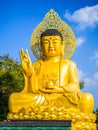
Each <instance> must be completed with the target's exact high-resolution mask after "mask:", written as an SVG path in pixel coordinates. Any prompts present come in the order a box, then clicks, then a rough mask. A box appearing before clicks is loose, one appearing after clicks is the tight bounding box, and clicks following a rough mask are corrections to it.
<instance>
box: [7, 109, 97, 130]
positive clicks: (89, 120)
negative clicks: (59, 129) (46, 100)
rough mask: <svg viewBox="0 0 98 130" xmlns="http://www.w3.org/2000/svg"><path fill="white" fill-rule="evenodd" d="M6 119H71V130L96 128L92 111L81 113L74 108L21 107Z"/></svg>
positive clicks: (93, 129)
mask: <svg viewBox="0 0 98 130" xmlns="http://www.w3.org/2000/svg"><path fill="white" fill-rule="evenodd" d="M7 118H8V119H10V120H11V119H17V120H19V119H20V120H24V119H27V120H28V119H31V120H45V121H47V120H50V121H53V120H55V121H62V120H63V121H65V122H66V121H67V120H71V121H72V128H71V130H96V124H95V121H96V115H95V114H93V113H91V114H90V113H82V112H80V111H79V110H78V109H75V108H68V109H66V108H64V107H61V108H57V107H54V108H48V107H47V108H44V107H40V108H36V109H33V108H28V109H27V110H26V109H25V108H22V109H21V110H20V111H19V112H17V113H8V116H7Z"/></svg>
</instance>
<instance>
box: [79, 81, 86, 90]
mask: <svg viewBox="0 0 98 130" xmlns="http://www.w3.org/2000/svg"><path fill="white" fill-rule="evenodd" d="M84 84H85V82H84V81H83V80H82V81H80V82H79V85H80V89H83V88H84V87H85V86H84Z"/></svg>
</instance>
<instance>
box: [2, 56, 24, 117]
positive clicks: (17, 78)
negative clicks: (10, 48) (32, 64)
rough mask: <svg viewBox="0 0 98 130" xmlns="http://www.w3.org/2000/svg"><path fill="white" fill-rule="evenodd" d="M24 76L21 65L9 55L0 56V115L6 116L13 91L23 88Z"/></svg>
mask: <svg viewBox="0 0 98 130" xmlns="http://www.w3.org/2000/svg"><path fill="white" fill-rule="evenodd" d="M23 86H24V77H23V73H22V67H21V65H20V64H19V63H18V62H17V61H15V60H14V59H13V58H10V56H9V55H4V56H0V95H1V97H0V114H1V115H0V116H1V117H2V118H5V117H6V114H7V112H8V98H9V96H10V94H11V93H13V92H19V91H21V90H22V89H23Z"/></svg>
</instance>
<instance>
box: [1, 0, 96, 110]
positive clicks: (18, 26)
mask: <svg viewBox="0 0 98 130" xmlns="http://www.w3.org/2000/svg"><path fill="white" fill-rule="evenodd" d="M51 8H52V9H54V10H55V11H56V12H57V13H58V14H59V16H60V17H61V19H62V20H64V21H65V22H66V23H67V24H68V25H69V26H70V27H71V28H72V29H73V31H74V33H75V36H76V39H77V47H76V50H75V52H74V54H73V56H72V58H71V59H72V60H73V61H75V62H76V64H77V67H78V71H79V77H80V80H84V81H85V88H84V89H83V90H82V91H83V92H90V93H92V94H93V96H94V98H95V108H96V107H98V102H97V99H98V1H97V0H0V55H4V54H8V53H9V54H10V56H11V57H13V58H14V59H16V60H19V50H20V49H21V48H23V49H26V48H27V49H28V51H29V54H30V57H31V60H32V61H35V57H34V56H33V54H32V52H31V49H30V38H31V34H32V32H33V30H34V28H35V27H36V26H37V25H38V24H39V23H40V22H41V21H42V19H43V18H44V16H45V14H46V13H47V12H48V11H49V10H50V9H51Z"/></svg>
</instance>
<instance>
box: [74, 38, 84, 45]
mask: <svg viewBox="0 0 98 130" xmlns="http://www.w3.org/2000/svg"><path fill="white" fill-rule="evenodd" d="M76 41H77V47H79V46H81V45H82V44H83V43H84V38H82V37H77V39H76Z"/></svg>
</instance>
